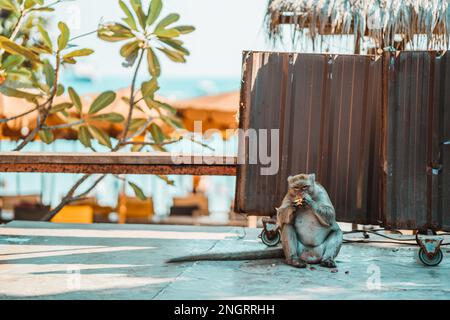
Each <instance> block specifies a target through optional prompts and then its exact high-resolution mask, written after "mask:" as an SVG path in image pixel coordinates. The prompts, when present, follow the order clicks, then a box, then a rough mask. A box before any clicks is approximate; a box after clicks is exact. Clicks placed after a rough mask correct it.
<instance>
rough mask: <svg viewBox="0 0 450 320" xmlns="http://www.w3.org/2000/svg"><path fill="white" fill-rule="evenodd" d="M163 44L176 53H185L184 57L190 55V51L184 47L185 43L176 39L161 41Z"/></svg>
mask: <svg viewBox="0 0 450 320" xmlns="http://www.w3.org/2000/svg"><path fill="white" fill-rule="evenodd" d="M159 40H161V42H163V43H165V44H167V45H168V46H170V47H172V48H173V49H175V50H176V51H179V52H181V53H183V54H184V55H186V56H188V55H189V54H190V53H189V51H188V50H187V49H186V48H184V47H183V42H182V41H180V40H176V39H164V38H163V39H159Z"/></svg>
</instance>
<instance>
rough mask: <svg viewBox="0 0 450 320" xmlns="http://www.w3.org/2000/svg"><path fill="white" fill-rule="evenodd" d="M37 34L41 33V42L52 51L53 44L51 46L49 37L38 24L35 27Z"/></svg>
mask: <svg viewBox="0 0 450 320" xmlns="http://www.w3.org/2000/svg"><path fill="white" fill-rule="evenodd" d="M37 28H38V30H39V32H40V33H41V36H42V41H43V42H44V44H45V45H46V46H47V47H48V48H49V49H50V50H51V51H53V44H52V40H51V39H50V36H49V35H48V32H47V31H46V30H45V29H44V27H43V26H42V25H40V24H38V26H37Z"/></svg>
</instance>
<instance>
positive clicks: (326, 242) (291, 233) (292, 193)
mask: <svg viewBox="0 0 450 320" xmlns="http://www.w3.org/2000/svg"><path fill="white" fill-rule="evenodd" d="M288 184H289V187H288V192H287V194H286V196H285V198H284V200H283V203H282V204H281V207H280V208H278V209H277V212H278V213H277V222H278V225H279V227H280V228H281V241H282V246H283V251H284V256H285V259H286V263H288V264H289V265H292V266H294V267H297V268H302V267H306V264H320V265H322V266H324V267H328V268H335V267H336V263H335V261H334V259H335V258H336V256H337V255H338V253H339V251H340V248H341V245H342V238H343V235H342V231H341V229H340V228H339V225H338V224H337V223H336V215H335V211H334V207H333V204H332V203H331V200H330V197H329V196H328V193H327V192H326V190H325V188H324V187H323V186H322V185H320V184H319V183H318V182H316V176H315V175H314V174H309V175H308V174H299V175H297V176H294V177H289V178H288Z"/></svg>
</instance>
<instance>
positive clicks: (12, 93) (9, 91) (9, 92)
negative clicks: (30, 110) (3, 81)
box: [0, 85, 39, 101]
mask: <svg viewBox="0 0 450 320" xmlns="http://www.w3.org/2000/svg"><path fill="white" fill-rule="evenodd" d="M0 93H2V94H4V95H5V96H8V97H13V98H22V99H26V100H29V101H32V100H34V99H36V98H37V97H39V95H36V94H32V93H29V92H25V91H21V90H17V89H13V88H9V87H7V86H5V85H1V86H0Z"/></svg>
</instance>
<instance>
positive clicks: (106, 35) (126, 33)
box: [97, 23, 134, 42]
mask: <svg viewBox="0 0 450 320" xmlns="http://www.w3.org/2000/svg"><path fill="white" fill-rule="evenodd" d="M97 35H98V37H99V38H100V39H102V40H104V41H108V42H118V41H123V40H127V39H130V38H134V34H133V32H132V31H131V29H130V28H128V27H127V26H124V25H123V24H120V23H109V24H105V25H103V26H101V27H100V28H99V29H98V32H97Z"/></svg>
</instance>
